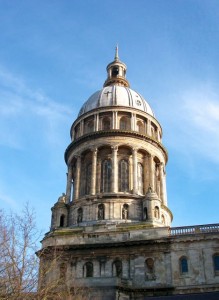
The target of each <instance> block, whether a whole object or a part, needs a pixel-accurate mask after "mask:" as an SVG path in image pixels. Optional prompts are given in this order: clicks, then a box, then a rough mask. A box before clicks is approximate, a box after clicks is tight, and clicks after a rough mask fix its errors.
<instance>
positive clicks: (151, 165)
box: [149, 155, 155, 192]
mask: <svg viewBox="0 0 219 300" xmlns="http://www.w3.org/2000/svg"><path fill="white" fill-rule="evenodd" d="M154 171H155V170H154V157H153V155H149V184H150V186H151V188H152V191H153V192H154Z"/></svg>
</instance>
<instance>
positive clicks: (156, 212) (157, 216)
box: [154, 206, 160, 219]
mask: <svg viewBox="0 0 219 300" xmlns="http://www.w3.org/2000/svg"><path fill="white" fill-rule="evenodd" d="M154 217H155V218H156V219H159V218H160V211H159V207H158V206H155V208H154Z"/></svg>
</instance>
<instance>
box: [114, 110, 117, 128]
mask: <svg viewBox="0 0 219 300" xmlns="http://www.w3.org/2000/svg"><path fill="white" fill-rule="evenodd" d="M113 129H118V111H114V112H113Z"/></svg>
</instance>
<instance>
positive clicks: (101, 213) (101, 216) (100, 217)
mask: <svg viewBox="0 0 219 300" xmlns="http://www.w3.org/2000/svg"><path fill="white" fill-rule="evenodd" d="M104 215H105V210H104V205H103V204H99V205H98V214H97V217H98V220H104V217H105V216H104Z"/></svg>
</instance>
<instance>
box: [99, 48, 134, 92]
mask: <svg viewBox="0 0 219 300" xmlns="http://www.w3.org/2000/svg"><path fill="white" fill-rule="evenodd" d="M106 70H107V74H108V77H107V79H106V81H105V83H104V85H103V86H104V87H106V86H109V85H119V86H125V87H129V86H130V85H129V82H128V80H127V79H126V70H127V67H126V65H125V64H124V63H123V62H121V61H120V60H119V49H118V46H116V51H115V58H114V61H113V62H111V63H110V64H108V66H107V68H106Z"/></svg>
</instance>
